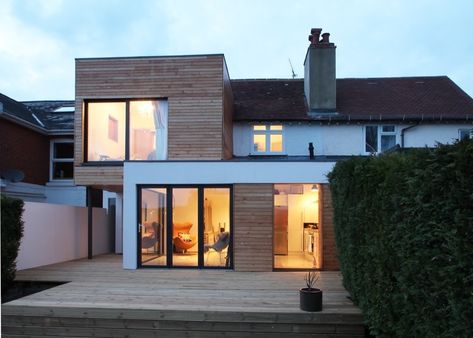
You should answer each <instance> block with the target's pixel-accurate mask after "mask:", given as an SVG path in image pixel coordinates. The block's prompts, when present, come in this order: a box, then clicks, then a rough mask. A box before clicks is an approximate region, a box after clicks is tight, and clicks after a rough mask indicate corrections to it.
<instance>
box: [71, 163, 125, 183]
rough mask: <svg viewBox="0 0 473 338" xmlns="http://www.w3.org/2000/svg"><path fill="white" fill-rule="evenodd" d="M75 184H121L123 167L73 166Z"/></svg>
mask: <svg viewBox="0 0 473 338" xmlns="http://www.w3.org/2000/svg"><path fill="white" fill-rule="evenodd" d="M74 183H75V184H76V185H93V186H115V185H122V184H123V167H122V166H117V167H104V166H102V167H92V166H87V167H75V168H74Z"/></svg>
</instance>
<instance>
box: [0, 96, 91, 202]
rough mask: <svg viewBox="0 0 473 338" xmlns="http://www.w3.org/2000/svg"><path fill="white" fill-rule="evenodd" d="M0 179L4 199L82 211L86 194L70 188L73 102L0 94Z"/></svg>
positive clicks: (79, 188)
mask: <svg viewBox="0 0 473 338" xmlns="http://www.w3.org/2000/svg"><path fill="white" fill-rule="evenodd" d="M0 176H1V181H0V187H1V190H2V193H4V194H6V195H8V196H11V197H18V198H21V199H23V200H25V201H31V202H48V203H56V204H68V205H76V206H85V204H86V198H85V197H86V189H85V188H84V187H78V186H76V185H75V184H74V101H30V102H18V101H15V100H14V99H12V98H10V97H8V96H5V95H3V94H0Z"/></svg>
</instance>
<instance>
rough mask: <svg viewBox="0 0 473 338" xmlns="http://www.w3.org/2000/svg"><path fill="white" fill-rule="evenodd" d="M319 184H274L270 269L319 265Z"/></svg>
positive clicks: (304, 267) (314, 266)
mask: <svg viewBox="0 0 473 338" xmlns="http://www.w3.org/2000/svg"><path fill="white" fill-rule="evenodd" d="M319 196H320V187H319V185H318V184H275V185H274V268H275V269H312V268H320V266H321V228H320V226H321V225H320V222H319V220H320V202H319V200H320V198H319Z"/></svg>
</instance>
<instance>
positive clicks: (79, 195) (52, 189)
mask: <svg viewBox="0 0 473 338" xmlns="http://www.w3.org/2000/svg"><path fill="white" fill-rule="evenodd" d="M45 192H46V200H47V202H48V203H53V204H67V205H74V206H78V207H85V206H86V202H87V201H86V189H85V187H78V186H75V185H72V184H69V185H59V184H54V183H48V184H47V185H46V189H45Z"/></svg>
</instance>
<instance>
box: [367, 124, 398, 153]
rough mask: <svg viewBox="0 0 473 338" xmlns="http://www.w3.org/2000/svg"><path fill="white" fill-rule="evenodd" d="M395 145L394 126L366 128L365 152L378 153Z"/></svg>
mask: <svg viewBox="0 0 473 338" xmlns="http://www.w3.org/2000/svg"><path fill="white" fill-rule="evenodd" d="M395 145H396V126H394V125H384V126H366V127H365V152H367V153H378V152H382V151H386V150H388V149H390V148H392V147H394V146H395Z"/></svg>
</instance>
